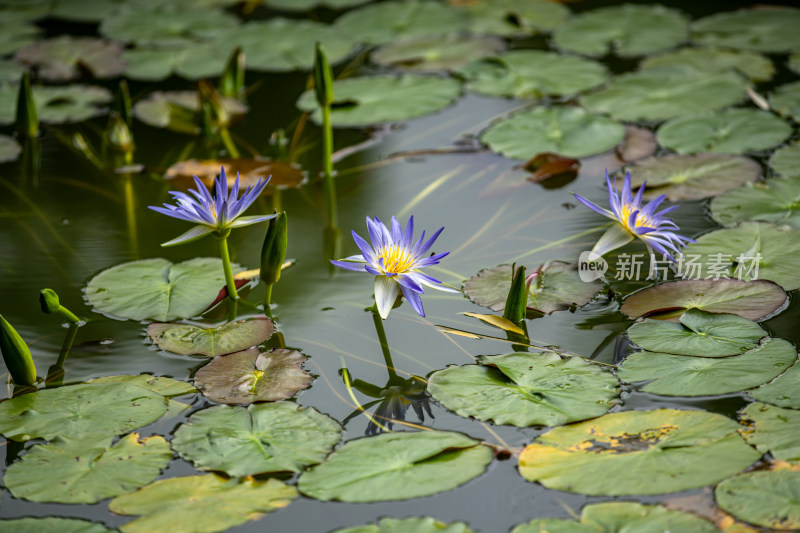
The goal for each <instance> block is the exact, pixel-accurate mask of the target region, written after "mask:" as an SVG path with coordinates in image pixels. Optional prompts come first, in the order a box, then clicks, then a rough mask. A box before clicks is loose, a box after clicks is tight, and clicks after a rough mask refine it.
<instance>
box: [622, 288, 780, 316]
mask: <svg viewBox="0 0 800 533" xmlns="http://www.w3.org/2000/svg"><path fill="white" fill-rule="evenodd" d="M785 302H786V292H785V291H784V290H783V289H782V288H781V287H780V285H778V284H776V283H773V282H771V281H765V280H757V281H741V280H738V279H718V280H715V279H698V280H680V281H670V282H667V283H661V284H659V285H655V286H653V287H647V288H646V289H642V290H641V291H638V292H635V293H633V294H631V295H630V296H628V297H627V298H626V299H625V303H623V304H622V307H621V308H620V311H622V312H623V313H624V314H626V315H628V317H629V318H633V319H636V318H641V317H643V316H646V317H649V318H676V317H678V316H680V315H681V314H683V312H684V311H685V310H686V309H689V308H692V307H696V308H698V309H702V310H703V311H708V312H709V313H734V314H737V315H739V316H743V317H744V318H747V319H750V320H761V319H762V318H765V317H767V316H769V315H771V314H772V313H774V312H775V311H777V310H778V309H780V308H781V307H782V306H783V304H784V303H785Z"/></svg>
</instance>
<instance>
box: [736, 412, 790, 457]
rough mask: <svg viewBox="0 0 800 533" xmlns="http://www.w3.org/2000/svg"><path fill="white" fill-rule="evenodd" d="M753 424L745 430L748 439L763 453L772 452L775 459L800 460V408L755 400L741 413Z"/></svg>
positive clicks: (745, 437)
mask: <svg viewBox="0 0 800 533" xmlns="http://www.w3.org/2000/svg"><path fill="white" fill-rule="evenodd" d="M741 418H742V420H743V421H744V422H745V423H747V424H749V426H750V427H749V428H748V429H747V430H746V431H744V432H743V435H744V439H745V440H746V441H747V442H749V443H750V444H751V445H752V446H755V447H756V448H757V449H758V451H760V452H762V453H766V452H769V453H771V454H772V457H774V458H775V459H780V460H784V461H798V460H800V435H798V433H797V425H798V424H800V411H795V410H792V409H783V408H781V407H775V406H774V405H767V404H765V403H751V404H750V405H748V406H747V407H746V408H745V409H744V411H742V414H741Z"/></svg>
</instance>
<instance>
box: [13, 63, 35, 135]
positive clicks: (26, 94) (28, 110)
mask: <svg viewBox="0 0 800 533" xmlns="http://www.w3.org/2000/svg"><path fill="white" fill-rule="evenodd" d="M17 134H18V135H19V136H20V137H24V138H28V139H33V138H35V137H36V136H37V135H39V118H38V115H37V113H36V103H35V102H34V101H33V91H32V90H31V78H30V74H29V73H27V72H25V73H24V74H23V75H22V78H21V79H20V81H19V92H18V93H17Z"/></svg>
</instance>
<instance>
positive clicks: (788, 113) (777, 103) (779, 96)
mask: <svg viewBox="0 0 800 533" xmlns="http://www.w3.org/2000/svg"><path fill="white" fill-rule="evenodd" d="M769 103H770V104H771V105H772V109H774V110H775V111H776V112H777V113H778V114H779V115H781V116H784V117H791V118H793V119H794V120H795V121H798V120H800V82H794V83H787V84H786V85H781V86H780V87H778V88H777V89H775V92H774V93H772V96H770V97H769Z"/></svg>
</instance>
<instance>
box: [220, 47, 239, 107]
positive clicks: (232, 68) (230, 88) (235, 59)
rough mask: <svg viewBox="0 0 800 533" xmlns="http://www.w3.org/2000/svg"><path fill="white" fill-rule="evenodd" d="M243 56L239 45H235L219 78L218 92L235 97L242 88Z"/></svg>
mask: <svg viewBox="0 0 800 533" xmlns="http://www.w3.org/2000/svg"><path fill="white" fill-rule="evenodd" d="M244 58H245V55H244V52H243V51H242V47H241V46H238V47H236V49H235V50H234V51H233V52H232V53H231V55H230V57H229V58H228V62H227V63H226V64H225V70H224V71H223V72H222V77H221V78H220V80H219V93H220V94H221V95H222V96H226V97H228V98H236V97H238V96H239V94H240V93H241V92H242V89H244V71H245V67H244Z"/></svg>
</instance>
